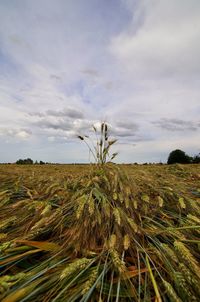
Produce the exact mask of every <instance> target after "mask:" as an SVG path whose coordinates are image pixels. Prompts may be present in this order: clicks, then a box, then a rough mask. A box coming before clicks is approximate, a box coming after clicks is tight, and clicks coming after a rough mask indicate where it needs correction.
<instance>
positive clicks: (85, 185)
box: [0, 164, 200, 302]
mask: <svg viewBox="0 0 200 302" xmlns="http://www.w3.org/2000/svg"><path fill="white" fill-rule="evenodd" d="M199 251H200V165H178V164H176V165H116V164H105V165H102V166H99V165H42V166H40V165H30V166H28V165H22V166H20V165H13V164H12V165H0V300H1V301H3V302H14V301H44V302H47V301H91V302H95V301H98V302H100V301H101V302H104V301H105V302H106V301H107V302H108V301H145V302H150V301H154V302H161V301H183V302H184V301H200V287H199V284H200V266H199V263H200V253H199Z"/></svg>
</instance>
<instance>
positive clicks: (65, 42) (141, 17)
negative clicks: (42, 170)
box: [0, 0, 200, 163]
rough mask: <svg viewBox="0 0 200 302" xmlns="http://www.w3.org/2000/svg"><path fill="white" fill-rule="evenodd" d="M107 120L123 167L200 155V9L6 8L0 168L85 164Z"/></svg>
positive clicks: (171, 1)
mask: <svg viewBox="0 0 200 302" xmlns="http://www.w3.org/2000/svg"><path fill="white" fill-rule="evenodd" d="M101 121H106V122H107V123H108V124H109V126H110V132H111V135H112V136H114V137H116V138H117V139H118V144H117V145H116V147H115V149H114V151H119V156H118V159H117V160H116V161H118V162H124V163H125V162H159V161H163V162H166V160H167V156H168V154H169V152H170V151H172V150H174V149H177V148H179V149H182V150H184V151H186V152H187V153H189V154H190V155H194V154H197V153H199V152H200V145H199V141H200V1H199V0H168V1H166V0H137V1H136V0H121V1H120V0H84V1H83V0H67V1H65V0H56V1H54V0H32V1H26V0H13V1H8V0H0V162H15V161H16V160H17V159H19V158H27V157H31V158H32V159H33V160H44V161H50V162H60V163H71V162H88V160H89V158H88V151H87V148H86V146H85V145H84V144H83V143H82V142H81V141H79V140H78V139H77V135H78V134H81V135H83V134H88V133H90V131H91V127H92V125H93V124H95V125H97V124H98V122H101Z"/></svg>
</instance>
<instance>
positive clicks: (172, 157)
mask: <svg viewBox="0 0 200 302" xmlns="http://www.w3.org/2000/svg"><path fill="white" fill-rule="evenodd" d="M167 163H168V164H169V165H170V164H176V163H177V164H199V163H200V153H199V154H198V155H195V156H193V157H191V156H189V155H188V154H186V153H185V152H184V151H182V150H180V149H176V150H173V151H172V152H170V154H169V156H168V160H167Z"/></svg>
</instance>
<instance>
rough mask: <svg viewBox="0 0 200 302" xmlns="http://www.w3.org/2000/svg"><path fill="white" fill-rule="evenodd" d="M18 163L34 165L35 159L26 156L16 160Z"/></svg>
mask: <svg viewBox="0 0 200 302" xmlns="http://www.w3.org/2000/svg"><path fill="white" fill-rule="evenodd" d="M16 164H17V165H32V164H33V160H32V159H31V158H26V159H18V160H17V161H16Z"/></svg>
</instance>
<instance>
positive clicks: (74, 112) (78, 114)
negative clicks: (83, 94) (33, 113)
mask: <svg viewBox="0 0 200 302" xmlns="http://www.w3.org/2000/svg"><path fill="white" fill-rule="evenodd" d="M46 115H51V116H63V117H65V116H66V117H70V118H75V119H83V117H84V115H83V112H82V111H80V110H78V109H74V108H64V109H63V110H58V111H55V110H47V111H46Z"/></svg>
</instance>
